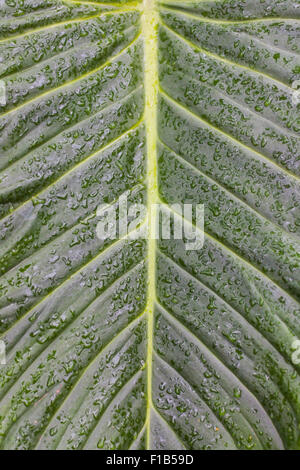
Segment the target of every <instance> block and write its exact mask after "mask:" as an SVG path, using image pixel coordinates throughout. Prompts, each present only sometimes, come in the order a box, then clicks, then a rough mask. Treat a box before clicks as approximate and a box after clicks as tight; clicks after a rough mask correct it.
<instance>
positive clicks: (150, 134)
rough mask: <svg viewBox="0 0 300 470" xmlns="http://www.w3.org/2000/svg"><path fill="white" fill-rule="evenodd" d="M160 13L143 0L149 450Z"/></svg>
mask: <svg viewBox="0 0 300 470" xmlns="http://www.w3.org/2000/svg"><path fill="white" fill-rule="evenodd" d="M157 25H158V20H157V11H156V0H143V10H142V34H143V38H144V74H145V125H146V138H147V184H148V191H147V209H148V297H147V306H146V313H147V321H148V334H147V337H148V345H147V416H146V448H147V449H150V448H151V441H150V435H151V432H150V431H151V408H152V363H153V323H154V318H153V317H154V305H155V271H156V267H155V258H156V253H155V243H156V242H155V221H156V210H155V208H156V203H157V202H158V190H157V160H156V142H157V90H158V65H157Z"/></svg>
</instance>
